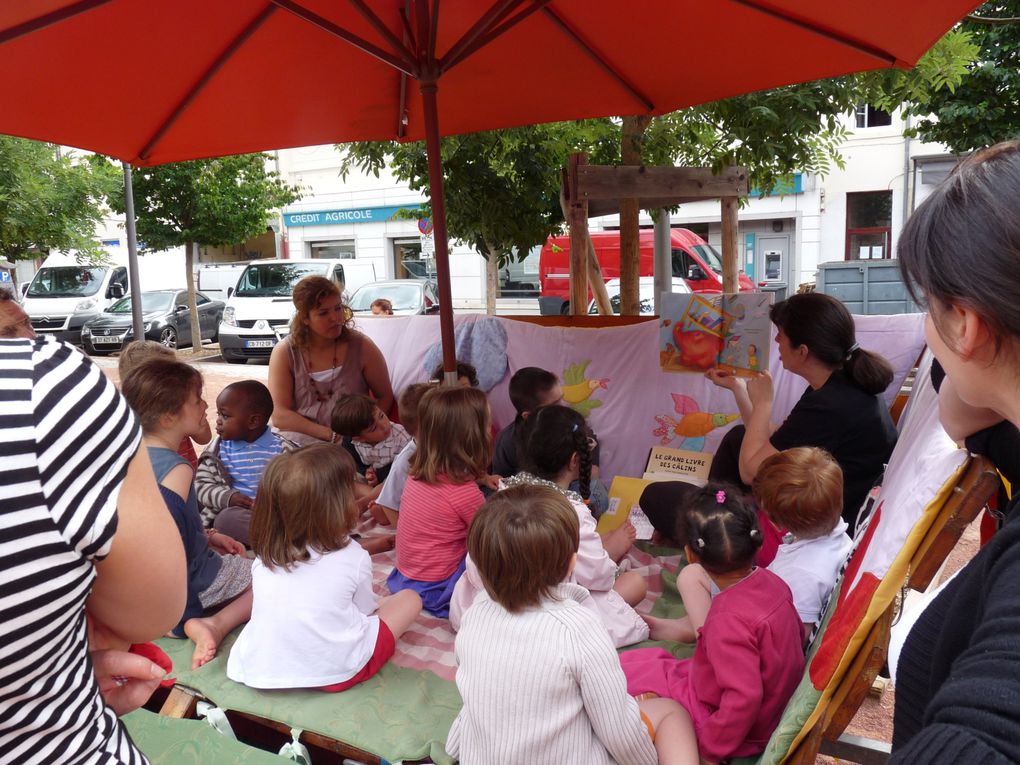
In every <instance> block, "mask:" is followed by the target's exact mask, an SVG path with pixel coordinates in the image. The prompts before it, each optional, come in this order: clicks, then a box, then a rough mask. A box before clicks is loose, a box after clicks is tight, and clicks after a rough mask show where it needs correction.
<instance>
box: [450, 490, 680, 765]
mask: <svg viewBox="0 0 1020 765" xmlns="http://www.w3.org/2000/svg"><path fill="white" fill-rule="evenodd" d="M467 544H468V550H469V552H470V555H471V560H473V561H475V562H476V565H477V568H478V573H479V575H480V576H481V581H482V583H483V584H484V587H485V591H484V592H482V593H480V594H479V596H478V598H477V600H476V601H475V604H474V605H473V606H472V607H471V608H470V610H468V612H467V613H466V614H465V615H464V622H463V624H462V626H461V630H460V632H459V633H458V635H457V642H456V657H457V663H458V669H457V689H458V690H459V691H460V694H461V697H462V698H463V700H464V706H463V707H462V709H461V710H460V713H459V714H458V715H457V719H456V720H454V722H453V726H452V727H451V728H450V734H449V736H448V737H447V740H446V751H447V752H448V753H449V754H450V755H451V756H452V757H453V758H454V759H459V760H460V762H462V763H464V765H477V764H485V765H487V764H488V763H495V762H500V763H525V762H526V763H529V765H545V764H548V765H564V764H565V763H578V764H580V763H584V764H585V765H589V764H591V763H595V764H596V765H608V764H609V763H613V762H621V763H634V764H635V765H654V764H655V763H656V762H657V761H658V762H663V763H674V762H676V763H692V764H694V763H697V762H698V750H697V748H696V747H695V746H694V743H693V738H690V739H684V737H683V736H682V732H683V729H684V718H685V717H686V715H685V714H684V713H683V710H681V709H680V708H679V707H678V706H677V705H676V704H674V703H672V702H670V701H668V700H666V699H654V700H650V701H646V702H640V704H639V703H638V702H636V701H635V700H634V699H633V698H631V697H630V696H628V695H627V692H626V687H625V685H626V683H625V680H624V677H623V674H622V673H621V671H620V664H619V661H618V659H617V656H616V651H615V650H614V649H613V645H612V643H611V642H610V640H609V638H608V637H607V635H606V632H605V630H604V629H603V628H602V625H601V623H600V622H599V620H598V618H597V617H596V616H595V615H594V614H592V613H591V612H590V610H589V609H588V608H586V607H585V606H584V603H585V601H586V600H588V599H589V598H590V596H589V594H588V592H587V591H586V590H585V589H584V588H583V587H580V586H578V585H576V584H573V583H571V582H569V581H566V580H567V578H568V577H569V576H570V571H571V569H572V568H573V566H574V561H575V558H576V551H577V548H578V515H577V513H576V512H575V510H574V509H573V508H572V507H571V505H570V502H569V501H568V500H567V499H566V497H564V495H563V494H562V492H560V491H558V490H555V489H550V488H547V487H542V486H531V485H521V486H516V487H514V488H511V489H507V490H506V491H501V492H498V493H496V494H494V495H493V496H492V497H490V498H489V500H488V501H487V502H486V503H485V505H484V506H483V507H482V509H481V510H480V511H479V512H478V515H477V516H476V517H475V519H474V521H473V522H472V524H471V531H470V534H469V535H468V542H467ZM653 740H654V743H653ZM657 747H658V749H659V751H658V752H657V751H656V748H657Z"/></svg>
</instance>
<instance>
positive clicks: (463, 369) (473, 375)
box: [429, 361, 478, 388]
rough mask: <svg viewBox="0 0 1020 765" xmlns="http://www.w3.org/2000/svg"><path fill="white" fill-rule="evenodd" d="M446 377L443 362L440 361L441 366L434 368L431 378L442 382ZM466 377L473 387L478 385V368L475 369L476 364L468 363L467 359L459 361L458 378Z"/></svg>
mask: <svg viewBox="0 0 1020 765" xmlns="http://www.w3.org/2000/svg"><path fill="white" fill-rule="evenodd" d="M443 377H444V370H443V363H442V362H439V366H438V367H436V368H435V369H434V370H432V377H430V378H429V379H430V380H433V381H435V382H442V381H443ZM461 377H466V378H467V379H468V383H470V384H471V387H472V388H477V387H478V370H477V369H475V366H474V364H468V363H467V362H466V361H458V362H457V379H458V380H459V379H460V378H461Z"/></svg>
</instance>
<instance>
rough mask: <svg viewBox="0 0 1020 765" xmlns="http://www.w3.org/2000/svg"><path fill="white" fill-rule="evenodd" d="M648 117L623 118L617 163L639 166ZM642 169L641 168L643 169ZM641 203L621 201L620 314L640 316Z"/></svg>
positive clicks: (622, 199)
mask: <svg viewBox="0 0 1020 765" xmlns="http://www.w3.org/2000/svg"><path fill="white" fill-rule="evenodd" d="M650 122H651V117H648V116H645V115H638V116H633V117H624V118H623V124H622V126H621V128H620V164H621V165H631V166H633V165H641V144H642V143H643V141H644V133H645V130H646V129H647V128H648V125H649V123H650ZM642 169H643V168H642ZM640 215H641V204H640V202H639V201H638V197H637V196H633V197H621V198H620V315H621V316H637V315H638V314H639V313H641V296H640V290H639V288H638V283H639V279H640V278H641V243H640V236H641V231H640V228H639V225H638V219H639V217H640Z"/></svg>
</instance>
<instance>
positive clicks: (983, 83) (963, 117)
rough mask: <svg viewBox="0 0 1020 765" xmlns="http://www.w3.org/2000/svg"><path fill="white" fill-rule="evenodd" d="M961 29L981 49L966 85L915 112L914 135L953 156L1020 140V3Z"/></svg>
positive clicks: (971, 19)
mask: <svg viewBox="0 0 1020 765" xmlns="http://www.w3.org/2000/svg"><path fill="white" fill-rule="evenodd" d="M960 27H961V31H962V32H963V33H966V34H968V35H969V36H970V38H971V39H972V40H973V42H974V43H975V44H976V45H977V46H978V48H979V52H978V54H977V56H976V57H975V60H974V61H973V62H972V63H971V64H970V65H969V66H968V69H967V73H966V75H965V77H964V79H963V81H962V83H961V84H960V86H959V87H956V88H945V89H942V90H939V91H935V92H933V93H930V94H926V95H927V97H925V98H918V99H914V101H915V104H914V106H913V107H912V108H911V113H912V114H914V115H915V116H918V117H920V120H919V122H918V123H917V124H916V126H915V127H914V128H912V130H911V132H912V133H913V134H914V135H918V136H920V137H921V138H923V139H924V140H925V141H935V142H939V143H943V144H945V145H946V146H948V147H949V148H950V150H952V151H953V152H965V151H971V150H976V149H981V148H983V147H985V146H991V145H992V144H994V143H998V142H999V141H1004V140H1006V139H1009V138H1016V137H1018V136H1020V0H1003V1H1002V2H989V3H985V4H984V5H982V6H981V7H980V8H978V9H977V11H975V12H974V14H973V15H972V16H968V17H966V18H965V19H964V20H963V22H962V23H961V25H960Z"/></svg>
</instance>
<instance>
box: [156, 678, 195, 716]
mask: <svg viewBox="0 0 1020 765" xmlns="http://www.w3.org/2000/svg"><path fill="white" fill-rule="evenodd" d="M198 699H199V696H198V695H196V694H195V693H192V692H191V691H190V690H188V689H187V688H182V687H181V686H179V685H175V686H174V687H173V688H171V689H170V695H169V696H167V697H166V701H164V702H163V706H162V707H160V710H159V713H160V714H161V715H163V716H164V717H175V718H177V719H178V720H190V719H192V718H194V717H195V713H196V711H197V709H198Z"/></svg>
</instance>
